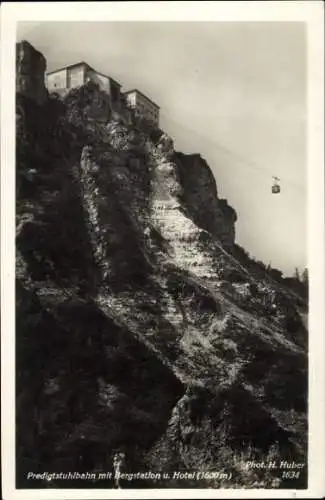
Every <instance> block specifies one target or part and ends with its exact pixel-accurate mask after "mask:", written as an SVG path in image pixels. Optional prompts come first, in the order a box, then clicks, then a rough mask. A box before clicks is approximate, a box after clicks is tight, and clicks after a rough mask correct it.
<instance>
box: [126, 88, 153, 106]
mask: <svg viewBox="0 0 325 500" xmlns="http://www.w3.org/2000/svg"><path fill="white" fill-rule="evenodd" d="M132 92H137V93H138V94H141V95H142V97H144V98H145V99H147V100H148V101H150V102H151V104H153V105H154V106H155V107H156V108H157V109H160V106H158V104H156V103H155V102H154V101H153V100H152V99H150V98H149V97H148V96H146V95H145V94H144V93H143V92H141V91H140V90H138V89H132V90H127V91H126V92H123V94H132Z"/></svg>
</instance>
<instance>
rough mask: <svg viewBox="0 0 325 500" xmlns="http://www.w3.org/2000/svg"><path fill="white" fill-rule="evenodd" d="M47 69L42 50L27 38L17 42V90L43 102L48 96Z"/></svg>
mask: <svg viewBox="0 0 325 500" xmlns="http://www.w3.org/2000/svg"><path fill="white" fill-rule="evenodd" d="M45 70H46V60H45V57H44V56H43V54H41V52H39V51H38V50H36V49H35V48H34V47H33V46H32V45H31V44H30V43H29V42H27V41H26V40H23V41H21V42H20V43H17V44H16V92H18V93H19V94H22V95H24V96H26V97H28V98H30V99H33V101H35V102H36V103H37V104H40V105H41V104H43V103H44V102H45V100H46V98H47V90H46V87H45Z"/></svg>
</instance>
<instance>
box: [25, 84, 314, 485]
mask: <svg viewBox="0 0 325 500" xmlns="http://www.w3.org/2000/svg"><path fill="white" fill-rule="evenodd" d="M86 91H87V92H88V94H87V95H88V97H89V99H90V100H91V99H93V100H94V102H99V97H100V96H99V94H98V93H99V92H100V90H99V89H96V88H94V87H92V88H91V89H89V87H86V88H82V89H79V91H74V99H73V102H72V101H71V99H69V95H67V96H66V97H65V98H63V101H60V100H57V99H50V98H49V99H48V100H46V101H45V102H44V103H43V106H42V107H39V106H33V104H32V103H31V102H30V100H29V99H26V96H25V95H21V93H20V94H19V95H18V98H17V105H18V107H17V123H18V126H17V187H18V190H17V211H16V212H17V260H16V269H17V320H16V324H17V331H16V345H17V361H16V363H17V484H19V485H20V487H26V486H29V483H28V482H27V480H26V473H27V472H28V471H34V472H43V471H44V470H47V471H49V472H65V471H80V472H92V471H100V472H102V471H110V470H112V457H113V456H114V453H115V452H116V451H117V450H119V451H122V452H123V453H125V457H126V463H125V465H124V467H125V471H128V472H130V473H132V472H133V473H134V472H136V471H144V472H145V471H151V472H159V473H163V472H164V473H165V474H167V475H166V477H165V478H164V477H163V476H161V477H160V479H159V478H158V479H157V478H156V479H150V478H149V479H147V480H146V481H144V480H140V479H139V480H138V479H134V480H132V481H122V484H121V486H122V488H141V487H146V488H148V487H164V488H170V487H181V488H189V487H196V488H197V487H200V488H204V487H213V488H219V487H233V488H234V487H239V488H243V487H245V488H252V487H261V488H266V487H282V488H286V487H294V488H301V487H304V486H305V485H306V478H307V469H306V467H304V468H303V469H302V470H301V473H300V477H299V479H298V480H297V479H294V480H292V481H290V480H289V479H286V480H284V479H282V478H281V477H279V473H278V469H274V470H273V469H270V470H268V471H267V473H266V472H265V470H261V469H254V470H248V469H247V467H246V466H245V462H247V461H251V460H256V461H267V460H270V461H277V462H278V461H279V460H290V461H293V460H294V461H296V462H300V463H302V462H304V463H307V443H306V437H307V418H306V410H307V357H306V344H307V332H306V329H305V327H304V325H303V324H302V322H301V321H300V319H299V314H297V311H296V306H295V304H294V302H293V301H292V300H291V298H290V296H289V295H288V294H287V293H286V290H285V289H284V288H281V287H280V286H279V285H277V284H276V283H274V282H272V281H271V280H269V278H268V276H267V275H266V276H265V278H263V279H262V278H261V279H260V280H259V281H256V279H255V278H254V276H252V274H251V273H250V272H249V270H248V269H247V267H246V266H244V265H243V264H241V263H239V261H238V260H236V258H235V257H234V255H233V254H232V253H231V250H232V248H233V245H234V238H235V232H234V223H235V220H236V213H235V211H234V210H233V209H232V208H231V207H229V206H228V204H227V203H226V201H224V200H220V199H219V198H218V196H217V188H216V184H215V181H214V179H213V176H212V173H211V171H210V169H209V167H208V165H207V164H206V162H205V161H204V160H203V159H202V158H201V157H200V156H199V155H182V154H181V153H175V151H174V146H173V141H172V139H171V138H169V137H168V136H167V135H166V134H163V133H162V132H161V131H159V130H156V129H154V128H153V127H152V125H150V124H148V123H145V122H144V121H143V120H142V121H141V120H139V121H138V120H137V119H133V120H132V121H128V120H126V119H125V117H123V113H122V114H121V116H120V117H119V116H118V115H117V114H115V115H114V116H110V119H109V120H108V121H107V122H106V123H104V122H102V121H96V120H94V118H93V117H89V116H87V112H86V111H85V103H84V100H83V99H84V95H85V92H86ZM28 97H30V96H28ZM77 111H78V112H77ZM193 470H198V471H203V472H204V471H224V472H226V473H228V474H229V473H231V474H232V478H233V480H232V481H228V480H227V479H225V476H223V477H222V476H221V477H214V478H213V477H212V476H211V477H209V476H207V478H205V477H203V476H202V478H201V479H200V480H196V481H191V480H188V481H184V480H183V481H182V480H181V479H179V478H177V477H174V476H173V472H174V471H193ZM168 475H169V476H168ZM36 483H37V485H36ZM86 483H87V484H86ZM34 484H35V486H42V487H43V486H44V483H42V481H41V480H40V481H39V482H37V481H35V482H34V483H33V485H34ZM46 484H47V486H52V487H56V488H57V487H68V488H78V487H81V488H85V487H89V488H97V487H100V488H110V487H113V481H112V480H110V479H106V480H98V478H97V480H94V481H89V482H86V481H79V483H78V482H77V481H64V480H62V481H59V483H57V482H56V481H55V480H54V481H52V482H46Z"/></svg>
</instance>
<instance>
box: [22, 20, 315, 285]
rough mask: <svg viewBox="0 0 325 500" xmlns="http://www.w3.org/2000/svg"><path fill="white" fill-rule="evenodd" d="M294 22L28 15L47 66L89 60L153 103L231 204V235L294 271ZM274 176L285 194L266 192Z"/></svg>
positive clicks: (301, 108)
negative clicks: (120, 19) (78, 19)
mask: <svg viewBox="0 0 325 500" xmlns="http://www.w3.org/2000/svg"><path fill="white" fill-rule="evenodd" d="M305 29H306V28H305V25H304V23H299V22H131V21H128V22H87V23H86V22H41V23H39V22H38V23H37V22H33V23H31V22H29V23H26V22H24V23H19V24H18V29H17V40H18V41H19V40H22V39H25V40H28V41H29V42H30V43H31V44H32V45H34V47H35V48H36V49H37V50H39V51H41V52H42V53H43V55H44V56H45V58H46V60H47V70H48V71H51V70H54V69H56V68H59V67H62V66H65V65H69V64H73V63H75V62H79V61H81V60H84V61H86V62H87V63H88V64H90V65H91V66H93V67H94V68H95V69H97V70H98V71H100V72H102V73H105V74H108V75H110V76H112V77H113V78H115V79H116V80H117V81H119V82H120V83H121V84H122V86H123V88H122V90H129V89H131V88H138V89H140V90H141V91H142V92H144V93H145V94H146V95H148V97H150V98H151V99H152V100H154V101H155V102H156V103H157V104H158V105H159V106H160V108H161V110H160V124H161V128H162V129H163V130H165V131H166V132H167V133H168V134H169V135H171V136H172V138H173V140H174V143H175V148H176V149H177V150H179V151H183V152H184V153H200V154H201V156H202V157H203V158H204V159H205V160H206V161H207V162H208V164H209V166H210V168H211V170H212V172H213V174H214V176H215V179H216V183H217V189H218V195H219V197H222V198H226V199H227V200H228V202H229V204H230V205H232V206H233V207H234V208H235V210H236V212H237V214H238V221H237V223H236V242H237V243H238V244H240V245H241V246H243V247H244V248H245V249H246V250H247V251H248V252H249V253H250V255H251V256H253V257H255V258H256V259H258V260H262V261H263V262H265V264H269V263H270V264H271V265H272V266H273V267H277V268H278V269H280V270H281V271H283V273H284V275H292V274H293V273H294V270H295V268H296V267H298V268H299V269H300V270H302V269H303V268H304V267H305V266H306V265H307V163H306V162H307V159H306V148H307V146H306V130H307V102H306V99H307V95H306V93H307V69H306V65H307V61H306V57H307V56H306V50H307V47H306V31H305ZM272 176H277V177H279V178H280V185H281V193H280V194H279V195H274V194H272V193H271V186H272V182H273V180H272Z"/></svg>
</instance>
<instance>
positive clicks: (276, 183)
mask: <svg viewBox="0 0 325 500" xmlns="http://www.w3.org/2000/svg"><path fill="white" fill-rule="evenodd" d="M279 181H280V179H279V178H278V177H273V185H272V194H279V193H280V191H281V188H280V184H279Z"/></svg>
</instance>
